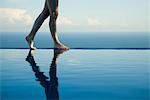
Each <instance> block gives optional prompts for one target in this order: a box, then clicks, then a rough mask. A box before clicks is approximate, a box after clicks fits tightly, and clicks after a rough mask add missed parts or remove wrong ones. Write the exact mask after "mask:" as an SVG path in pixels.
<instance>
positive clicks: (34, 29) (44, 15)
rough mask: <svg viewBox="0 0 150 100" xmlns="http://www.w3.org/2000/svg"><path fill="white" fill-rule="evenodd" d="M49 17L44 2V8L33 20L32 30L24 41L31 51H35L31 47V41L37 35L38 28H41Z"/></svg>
mask: <svg viewBox="0 0 150 100" xmlns="http://www.w3.org/2000/svg"><path fill="white" fill-rule="evenodd" d="M49 15H50V13H49V9H48V7H47V4H46V2H45V7H44V9H43V11H42V12H41V14H40V15H39V16H38V17H37V19H36V20H35V23H34V25H33V27H32V30H31V32H30V34H29V35H28V36H27V37H26V40H27V42H28V44H29V47H30V48H31V49H35V48H34V47H33V39H34V37H35V35H36V33H37V31H38V30H39V28H40V27H41V25H42V24H43V22H44V20H45V19H46V18H47V17H48V16H49Z"/></svg>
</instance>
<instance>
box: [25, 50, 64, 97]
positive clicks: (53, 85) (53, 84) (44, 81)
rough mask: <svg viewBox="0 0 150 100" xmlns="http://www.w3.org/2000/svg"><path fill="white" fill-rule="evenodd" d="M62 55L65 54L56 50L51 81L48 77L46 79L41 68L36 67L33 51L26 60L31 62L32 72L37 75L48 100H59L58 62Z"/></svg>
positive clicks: (51, 70) (50, 72)
mask: <svg viewBox="0 0 150 100" xmlns="http://www.w3.org/2000/svg"><path fill="white" fill-rule="evenodd" d="M61 53H63V52H62V51H60V50H54V56H53V60H52V62H51V65H50V71H49V76H50V80H48V77H46V76H45V75H44V73H43V72H41V71H40V69H39V66H37V65H36V62H35V60H34V57H33V55H32V51H31V50H30V51H29V54H28V56H27V58H26V61H27V62H29V63H30V65H31V66H32V70H33V72H34V73H35V77H36V78H37V80H38V81H40V84H41V85H42V87H44V89H45V94H46V98H47V100H59V92H58V78H57V63H56V61H57V58H58V56H59V55H60V54H61Z"/></svg>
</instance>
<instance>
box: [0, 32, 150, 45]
mask: <svg viewBox="0 0 150 100" xmlns="http://www.w3.org/2000/svg"><path fill="white" fill-rule="evenodd" d="M149 34H150V33H148V32H99V33H94V32H88V33H82V32H78V33H77V32H76V33H75V32H74V33H71V32H70V33H69V32H68V33H59V38H60V40H61V41H62V42H63V43H64V44H66V45H67V46H69V47H70V48H150V35H149ZM26 35H27V33H6V32H2V33H0V37H1V39H0V40H1V43H0V48H28V45H27V43H26V41H25V36H26ZM35 45H36V47H37V48H53V41H52V38H51V35H50V33H40V32H38V33H37V35H36V37H35Z"/></svg>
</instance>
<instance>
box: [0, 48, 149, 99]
mask: <svg viewBox="0 0 150 100" xmlns="http://www.w3.org/2000/svg"><path fill="white" fill-rule="evenodd" d="M0 53H1V56H0V59H1V62H0V63H1V67H0V77H1V78H0V79H1V83H0V86H1V88H0V94H1V100H46V99H47V100H149V99H150V85H149V79H150V78H149V73H150V56H149V55H150V50H105V49H103V50H101V49H99V50H85V49H84V50H82V49H71V50H69V51H67V52H63V53H62V52H58V51H54V50H52V49H39V50H36V51H29V50H28V49H0ZM61 53H62V54H61Z"/></svg>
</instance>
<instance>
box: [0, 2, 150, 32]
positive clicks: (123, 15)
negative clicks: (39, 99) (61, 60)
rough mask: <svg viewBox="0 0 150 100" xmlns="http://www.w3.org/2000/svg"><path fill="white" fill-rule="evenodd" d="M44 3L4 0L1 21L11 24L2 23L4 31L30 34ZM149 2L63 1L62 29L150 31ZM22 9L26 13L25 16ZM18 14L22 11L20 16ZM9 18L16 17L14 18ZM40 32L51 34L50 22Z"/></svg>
mask: <svg viewBox="0 0 150 100" xmlns="http://www.w3.org/2000/svg"><path fill="white" fill-rule="evenodd" d="M44 2H45V1H44V0H1V3H0V8H1V10H0V13H4V12H7V13H6V14H5V16H3V17H2V18H1V20H3V21H2V23H7V24H4V25H2V23H1V31H23V32H24V31H30V29H31V27H32V24H33V22H34V20H35V18H36V17H37V15H38V14H39V13H40V12H41V11H42V9H43V6H44ZM149 3H150V1H149V0H89V1H87V0H59V16H60V19H59V21H58V30H59V31H65V32H66V31H69V32H70V31H72V32H74V31H84V32H87V31H88V32H89V31H94V32H97V31H98V32H99V31H148V23H149V21H148V18H149V17H148V16H149V14H148V9H149V8H148V6H149V5H148V4H149ZM6 8H9V9H6ZM11 9H13V10H11ZM16 9H19V11H18V10H16ZM22 10H23V11H25V12H22V13H21V11H22ZM15 12H18V13H17V14H18V15H17V17H16V16H15V14H14V13H15ZM21 14H22V15H21ZM1 15H2V14H1ZM8 16H10V17H11V16H13V17H12V19H10V18H9V17H8ZM19 16H25V17H26V18H24V17H23V18H22V19H23V20H21V19H19ZM6 18H7V19H6ZM20 18H21V17H20ZM9 20H10V21H9ZM12 20H13V21H12ZM6 21H9V22H10V23H9V22H6ZM11 21H12V22H13V23H11ZM23 21H26V22H28V23H25V22H23ZM40 31H49V30H48V25H47V23H45V24H44V25H43V26H42V28H41V29H40Z"/></svg>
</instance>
